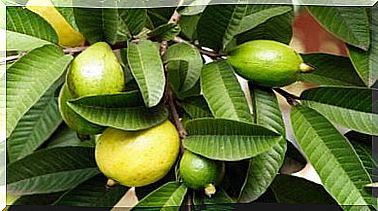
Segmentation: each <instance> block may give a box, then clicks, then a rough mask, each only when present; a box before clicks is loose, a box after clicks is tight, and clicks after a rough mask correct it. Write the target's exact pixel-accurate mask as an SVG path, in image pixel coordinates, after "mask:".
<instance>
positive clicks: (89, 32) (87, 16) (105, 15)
mask: <svg viewBox="0 0 378 211" xmlns="http://www.w3.org/2000/svg"><path fill="white" fill-rule="evenodd" d="M73 11H74V16H75V20H76V23H77V26H78V28H79V30H80V32H81V33H82V34H83V35H84V37H85V38H86V39H87V40H88V42H89V43H90V44H94V43H96V42H100V41H106V42H108V43H110V44H114V43H115V42H116V41H117V34H118V33H117V32H118V27H119V24H120V21H119V14H118V10H117V9H114V8H80V7H75V8H73Z"/></svg>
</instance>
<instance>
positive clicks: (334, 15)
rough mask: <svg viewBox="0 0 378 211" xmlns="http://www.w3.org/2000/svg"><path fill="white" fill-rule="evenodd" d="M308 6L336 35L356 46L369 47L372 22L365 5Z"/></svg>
mask: <svg viewBox="0 0 378 211" xmlns="http://www.w3.org/2000/svg"><path fill="white" fill-rule="evenodd" d="M306 8H307V9H308V11H309V12H310V13H311V15H312V16H314V17H315V19H316V20H317V21H318V22H319V23H320V24H321V25H322V26H323V27H325V28H326V29H327V30H328V31H330V32H331V33H332V34H334V35H335V36H336V37H338V38H340V39H341V40H343V41H345V42H346V43H348V44H351V45H353V46H355V47H358V48H361V49H364V50H368V49H369V45H370V30H369V28H370V27H369V26H370V23H369V19H368V14H367V12H366V10H365V8H364V7H335V6H333V7H329V6H327V7H326V6H306Z"/></svg>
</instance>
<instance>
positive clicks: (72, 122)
mask: <svg viewBox="0 0 378 211" xmlns="http://www.w3.org/2000/svg"><path fill="white" fill-rule="evenodd" d="M73 98H74V97H73V96H72V94H71V92H70V90H69V89H68V87H67V84H64V85H63V86H62V88H61V90H60V92H59V97H58V106H59V111H60V114H61V115H62V118H63V120H64V122H65V123H66V124H67V126H68V127H70V128H71V129H73V130H75V131H76V132H77V133H79V134H81V135H94V134H98V133H101V132H102V131H103V130H104V129H105V128H104V127H101V126H99V125H96V124H93V123H91V122H89V121H87V120H86V119H84V118H83V117H81V116H80V115H79V114H77V113H75V112H74V111H73V110H72V109H71V108H70V107H69V106H68V105H67V102H68V101H69V100H71V99H73Z"/></svg>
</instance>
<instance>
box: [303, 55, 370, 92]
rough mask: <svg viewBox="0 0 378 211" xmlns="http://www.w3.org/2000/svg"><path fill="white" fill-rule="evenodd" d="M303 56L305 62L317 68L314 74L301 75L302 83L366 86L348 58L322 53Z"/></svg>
mask: <svg viewBox="0 0 378 211" xmlns="http://www.w3.org/2000/svg"><path fill="white" fill-rule="evenodd" d="M301 56H302V58H303V60H304V62H306V63H308V64H310V65H312V66H314V67H315V71H314V72H312V73H302V74H300V80H301V81H304V82H309V83H315V84H319V85H337V86H365V84H364V82H363V81H362V80H361V79H360V77H359V76H358V75H357V73H356V71H355V70H354V67H353V65H352V63H351V62H350V60H349V59H348V58H346V57H342V56H335V55H330V54H322V53H314V54H302V55H301ZM340 75H342V77H340Z"/></svg>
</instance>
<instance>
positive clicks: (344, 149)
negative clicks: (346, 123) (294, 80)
mask: <svg viewBox="0 0 378 211" xmlns="http://www.w3.org/2000/svg"><path fill="white" fill-rule="evenodd" d="M291 122H292V126H293V130H294V134H295V137H296V138H297V142H298V143H299V145H300V146H301V148H302V149H303V152H304V153H305V154H306V156H307V158H308V160H309V161H310V162H311V164H312V165H313V167H314V168H315V170H316V172H317V173H318V175H319V177H320V179H321V181H322V184H323V186H324V188H325V189H326V190H327V192H328V193H329V194H330V195H332V197H333V198H334V199H335V200H336V201H337V202H338V204H339V205H356V206H357V205H361V206H366V205H369V204H371V202H372V201H371V196H370V194H369V193H368V192H367V191H366V190H364V188H363V187H364V186H365V185H366V184H369V183H371V179H370V177H369V174H368V172H367V171H366V170H365V168H364V166H363V164H362V161H361V160H360V159H359V157H358V156H357V153H356V151H355V150H354V149H353V147H352V145H351V144H350V143H349V142H348V141H347V139H346V138H345V137H344V136H343V135H341V134H340V133H339V131H337V129H336V128H335V127H334V126H333V125H332V124H331V123H330V122H329V121H328V119H326V118H325V117H323V116H322V115H321V114H320V113H318V112H317V111H315V110H313V109H311V108H309V107H306V106H296V107H294V108H293V110H292V112H291ZM345 208H346V209H350V208H351V206H348V207H345Z"/></svg>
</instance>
